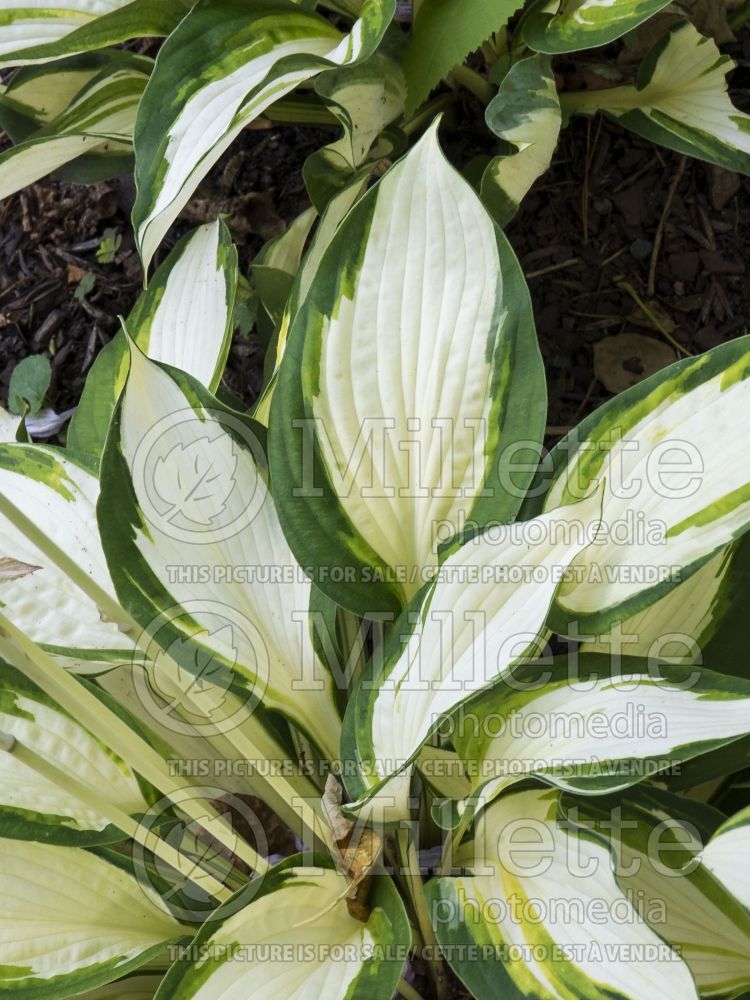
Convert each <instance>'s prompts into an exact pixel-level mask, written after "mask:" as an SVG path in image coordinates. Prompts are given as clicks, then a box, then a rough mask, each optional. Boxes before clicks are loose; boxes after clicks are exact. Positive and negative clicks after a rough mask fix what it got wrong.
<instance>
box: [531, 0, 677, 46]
mask: <svg viewBox="0 0 750 1000" xmlns="http://www.w3.org/2000/svg"><path fill="white" fill-rule="evenodd" d="M669 2H670V0H537V3H536V4H535V5H534V6H533V7H532V9H531V10H530V11H529V12H528V14H527V15H526V17H525V18H524V20H523V29H522V30H523V38H524V41H525V42H526V44H527V45H528V46H529V47H530V48H532V49H534V50H535V51H536V52H547V53H549V54H550V55H557V54H558V53H560V52H577V51H579V49H593V48H597V47H598V46H600V45H607V44H608V43H609V42H613V41H614V40H615V39H616V38H620V37H621V36H622V35H625V34H626V33H627V32H628V31H632V30H633V29H634V28H637V27H638V25H639V24H642V23H643V22H644V21H646V20H648V18H649V17H652V16H653V15H654V14H657V13H658V12H659V11H660V10H663V9H664V8H665V7H667V6H669Z"/></svg>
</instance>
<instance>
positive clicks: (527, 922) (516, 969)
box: [425, 790, 698, 1000]
mask: <svg viewBox="0 0 750 1000" xmlns="http://www.w3.org/2000/svg"><path fill="white" fill-rule="evenodd" d="M558 798H559V793H558V792H556V791H550V790H546V791H539V790H531V791H526V792H519V793H515V794H511V795H507V796H505V797H503V798H502V799H499V800H498V801H496V802H495V803H493V805H492V806H491V807H490V808H489V809H488V810H487V811H486V812H484V813H483V814H482V818H481V820H480V822H479V824H478V829H477V835H476V838H475V840H474V842H473V843H472V844H469V845H467V846H466V847H465V848H464V849H462V851H461V852H460V853H459V857H458V858H457V861H458V864H459V865H460V866H461V867H462V868H463V869H464V870H465V871H466V874H463V875H461V876H460V877H458V878H438V879H434V880H433V881H431V882H428V884H427V886H426V889H425V892H426V895H427V902H428V906H429V907H430V909H431V916H432V922H433V926H434V928H435V932H436V934H437V938H438V941H439V943H440V946H441V949H442V950H443V951H444V953H445V955H446V958H447V960H448V962H449V963H450V965H451V966H452V968H453V969H454V971H455V972H456V974H457V975H458V976H459V978H460V979H461V980H462V981H463V983H464V984H465V985H466V986H467V987H468V988H469V989H470V990H471V993H472V996H474V997H476V998H477V1000H496V998H497V997H499V996H518V997H534V998H535V1000H562V998H564V997H565V998H567V997H571V998H572V997H576V998H579V997H581V998H586V1000H610V998H612V997H617V998H618V1000H644V998H645V997H652V996H653V997H656V996H658V997H663V998H664V1000H691V998H692V1000H697V997H698V993H697V990H696V987H695V983H694V981H693V978H692V975H691V973H690V970H689V969H688V967H687V965H686V964H685V962H683V961H682V959H681V958H680V956H679V954H678V953H677V952H676V951H673V950H672V949H671V948H670V947H669V945H667V944H666V943H665V942H664V941H663V940H662V939H661V938H660V937H659V936H657V934H656V933H654V931H653V930H652V929H651V928H650V927H649V926H648V924H647V923H646V922H645V921H644V920H642V919H641V918H640V917H639V915H638V912H637V910H636V908H635V907H634V905H633V903H632V901H631V900H629V899H628V898H627V896H626V895H625V894H624V893H623V891H622V889H621V888H620V887H619V886H618V884H617V882H616V880H615V877H614V875H613V873H612V867H611V861H610V854H609V851H608V849H607V847H606V846H605V845H603V844H601V843H600V842H598V841H596V840H593V839H591V838H589V837H587V836H585V835H581V834H579V832H578V831H576V830H572V829H570V828H568V829H566V828H564V827H562V826H561V825H560V824H559V823H558V821H557V812H558Z"/></svg>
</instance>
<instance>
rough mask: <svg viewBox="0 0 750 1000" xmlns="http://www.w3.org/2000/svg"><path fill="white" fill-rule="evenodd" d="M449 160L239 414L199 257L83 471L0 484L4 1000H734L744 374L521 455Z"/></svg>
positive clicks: (487, 228)
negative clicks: (733, 808)
mask: <svg viewBox="0 0 750 1000" xmlns="http://www.w3.org/2000/svg"><path fill="white" fill-rule="evenodd" d="M133 6H138V5H136V4H134V5H133ZM199 6H201V5H199ZM204 6H205V5H204ZM584 6H585V5H584ZM300 12H301V13H302V12H303V8H301V9H300ZM111 16H114V15H111ZM190 16H192V15H190ZM305 16H306V15H305ZM80 30H83V29H80ZM438 126H439V122H438V121H436V122H435V123H433V124H432V125H431V126H430V128H429V129H428V130H427V132H426V133H425V135H424V136H423V137H422V138H421V139H420V140H419V141H418V142H417V143H416V144H415V145H414V146H413V148H412V149H411V150H410V151H409V152H408V153H407V154H406V155H404V156H403V157H401V158H400V159H398V161H397V162H396V163H395V164H394V165H393V166H392V167H391V168H390V169H389V170H388V171H387V172H386V173H385V174H384V175H383V176H382V178H381V179H380V180H379V181H378V182H377V184H375V185H374V186H373V187H371V188H370V190H368V191H367V192H366V193H364V194H363V196H362V197H361V198H359V200H358V201H357V202H356V204H355V205H354V207H353V208H351V209H350V210H349V211H348V212H346V213H343V212H342V213H341V215H342V218H341V219H340V221H339V223H338V225H336V226H334V225H330V224H329V225H328V226H327V227H326V226H323V227H321V228H320V229H318V230H317V232H316V236H315V238H314V241H313V243H312V244H311V246H310V248H309V250H308V251H307V253H306V254H305V255H304V257H303V258H302V260H301V264H300V267H299V269H298V272H297V276H296V278H295V280H294V284H293V286H292V288H291V291H290V293H289V296H288V301H287V302H286V305H285V306H284V308H283V310H282V313H281V315H280V317H279V325H280V336H279V345H280V347H279V350H278V355H279V358H280V363H279V365H278V369H277V371H276V373H275V375H274V377H273V378H272V379H271V381H270V383H269V388H268V390H267V392H266V394H265V396H264V397H263V399H262V400H261V402H260V405H259V409H258V411H257V412H256V414H255V415H250V414H248V413H246V412H244V411H242V409H241V408H238V407H236V406H233V405H230V403H228V402H227V401H226V398H225V399H223V400H222V399H221V398H219V396H217V395H216V394H215V393H216V391H217V389H218V386H219V381H220V376H221V371H222V368H223V365H224V360H225V358H226V350H227V344H228V338H229V337H230V336H231V331H232V326H233V323H232V316H233V309H234V303H235V297H236V294H237V285H238V274H237V266H236V256H235V253H234V251H233V248H232V247H231V243H230V241H229V236H228V233H227V230H226V227H225V226H224V225H223V223H221V222H217V223H215V224H212V225H209V226H205V227H202V228H200V229H198V230H195V231H194V232H192V233H190V234H188V236H186V237H185V238H184V239H183V240H182V241H181V242H180V243H179V244H178V246H176V247H175V249H174V250H173V251H172V253H171V254H170V255H169V256H168V257H167V259H166V260H165V261H164V263H163V264H162V265H161V267H160V269H159V270H158V271H157V272H156V274H155V275H154V277H153V279H152V281H151V282H150V284H149V286H148V289H147V290H146V291H145V292H144V293H143V295H142V297H141V299H140V300H139V302H138V303H137V304H136V306H135V307H134V309H133V311H132V312H131V314H130V315H129V316H128V317H127V318H125V320H124V322H123V330H122V332H121V333H120V334H119V335H118V337H117V338H116V340H115V341H113V343H112V344H111V345H110V346H109V347H108V348H107V351H106V353H105V354H103V355H102V357H101V358H100V360H99V361H98V362H97V364H96V366H95V367H94V369H93V370H92V373H91V375H90V378H89V381H88V383H87V386H86V391H85V394H84V398H83V400H82V402H81V406H80V407H79V409H78V411H77V413H76V416H75V419H74V422H73V425H72V426H71V428H70V431H69V434H68V446H67V448H64V449H63V448H58V447H54V446H50V445H42V444H30V443H24V442H15V441H13V442H9V443H5V444H2V445H0V516H1V517H2V519H3V535H2V552H0V576H1V578H2V583H1V585H0V599H1V600H2V608H1V609H0V655H2V657H3V660H4V665H3V667H2V672H1V673H0V692H1V693H0V733H1V734H2V735H1V736H0V747H1V749H0V836H1V837H2V846H1V849H0V885H1V887H2V900H3V906H2V911H1V912H0V995H6V996H9V997H10V996H13V997H24V998H26V997H27V998H35V997H39V998H46V997H50V998H51V997H70V996H87V997H91V998H92V1000H93V998H104V997H109V998H119V997H156V998H157V1000H167V998H169V1000H172V998H188V997H191V998H192V997H200V998H202V1000H217V998H225V1000H230V998H239V997H246V996H253V997H284V998H313V997H325V998H326V1000H328V998H331V1000H334V998H340V1000H344V998H347V1000H352V998H357V1000H381V998H382V1000H389V998H390V997H392V996H393V995H394V994H400V995H401V996H402V997H404V998H405V1000H415V998H418V997H423V998H425V1000H427V998H431V997H440V998H448V997H451V996H467V995H471V996H474V997H477V998H479V1000H494V998H496V997H506V996H507V997H525V996H529V997H538V998H547V1000H550V998H563V997H587V998H602V1000H603V998H605V997H623V998H624V997H627V998H632V1000H646V998H651V997H654V996H658V997H665V998H670V1000H685V998H690V997H698V996H706V997H713V996H717V997H719V996H725V997H730V996H737V995H739V994H740V993H742V992H743V991H744V990H746V989H748V988H750V889H749V887H748V884H747V878H745V877H743V874H742V873H743V872H744V871H745V870H746V867H747V866H746V865H743V858H746V856H747V853H748V851H749V850H750V822H748V816H747V814H746V813H743V812H740V813H739V814H738V815H727V814H726V813H724V812H722V811H720V810H719V809H717V808H716V807H715V806H712V805H709V804H707V799H708V795H707V794H706V792H705V788H706V782H707V781H714V782H715V781H716V779H720V778H722V777H723V776H725V775H732V774H733V773H735V772H736V771H737V770H739V769H741V768H742V767H743V766H744V765H745V764H746V763H747V761H748V750H747V746H748V742H747V737H748V736H750V678H748V677H747V676H742V672H743V668H742V662H741V660H739V659H738V656H741V655H742V653H743V648H742V645H741V638H740V639H739V640H738V635H739V636H740V637H741V636H742V635H746V634H747V633H746V630H745V632H744V633H743V632H742V630H741V628H739V630H738V622H737V620H736V617H735V616H736V612H737V609H738V608H740V609H741V607H742V603H743V601H746V598H747V575H746V572H745V565H746V560H747V551H748V550H747V544H746V542H745V539H744V533H745V532H746V530H747V528H748V526H750V458H749V457H748V455H747V450H746V449H744V448H742V447H741V446H738V444H739V441H738V433H739V429H741V428H742V427H743V426H744V423H745V422H746V420H747V413H748V406H749V404H750V340H749V339H748V338H741V339H739V340H736V341H734V342H732V343H730V344H727V345H725V346H723V347H720V348H717V349H715V350H714V351H712V352H710V353H708V354H706V355H703V356H701V357H697V358H692V357H691V358H688V359H686V360H684V361H681V362H679V363H678V364H675V365H673V366H672V367H670V368H668V369H666V370H664V371H662V372H660V373H659V374H658V375H656V376H654V377H652V378H650V379H648V380H646V381H644V382H642V383H640V384H639V385H638V386H636V387H635V388H633V389H631V390H629V391H627V392H625V393H623V394H622V395H621V396H619V397H616V398H615V399H613V400H612V401H610V402H609V403H607V404H606V405H605V406H603V407H602V408H601V409H599V410H597V411H596V412H595V413H594V414H593V415H592V416H590V417H589V418H587V419H586V420H585V421H584V422H583V423H582V424H581V425H580V427H578V428H576V429H575V430H573V431H572V432H571V433H570V434H569V435H568V436H567V437H566V438H565V439H563V440H562V441H561V442H560V444H559V445H558V446H557V447H556V448H555V449H554V450H553V451H552V453H551V454H550V455H545V453H544V450H543V434H544V426H545V388H544V373H543V367H542V363H541V359H540V355H539V352H538V348H537V344H536V337H535V332H534V326H533V322H532V318H531V310H530V303H529V298H528V294H527V291H526V287H525V283H524V281H523V277H522V275H521V272H520V270H519V266H518V264H517V262H516V260H515V258H514V256H513V254H512V252H511V250H510V248H509V246H508V244H507V242H506V240H505V237H504V236H503V234H502V232H501V230H500V229H499V228H498V226H497V224H496V222H495V221H494V220H493V217H492V216H491V214H490V213H489V212H488V210H487V209H486V207H485V206H484V205H483V203H482V201H481V199H480V197H479V196H478V194H477V192H476V191H475V190H474V189H473V188H472V187H471V186H470V185H469V184H468V183H467V182H466V181H465V180H464V179H463V178H462V177H461V175H460V174H459V173H458V172H456V171H455V170H454V168H453V167H451V166H449V164H448V163H447V161H446V160H445V159H444V156H443V153H442V151H441V147H440V142H439V138H438ZM274 249H276V251H278V247H276V248H273V247H272V248H270V250H269V258H268V259H267V261H266V264H265V266H266V267H268V268H270V269H273V267H274V261H278V257H274V256H273V251H274ZM259 415H261V416H262V420H261V419H259ZM741 624H742V622H741V618H740V622H739V625H740V626H741ZM730 781H731V779H730ZM687 791H690V794H686V792H687Z"/></svg>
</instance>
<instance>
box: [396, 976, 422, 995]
mask: <svg viewBox="0 0 750 1000" xmlns="http://www.w3.org/2000/svg"><path fill="white" fill-rule="evenodd" d="M398 991H399V993H400V994H401V996H402V997H403V998H404V1000H423V997H422V995H421V994H420V993H417V991H416V990H415V989H414V987H413V986H412V985H411V983H407V981H406V980H405V979H404V978H401V979H399V981H398Z"/></svg>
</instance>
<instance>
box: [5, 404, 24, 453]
mask: <svg viewBox="0 0 750 1000" xmlns="http://www.w3.org/2000/svg"><path fill="white" fill-rule="evenodd" d="M20 423H21V418H20V417H17V416H16V415H15V414H14V413H8V411H7V410H5V409H3V407H2V406H0V443H2V444H5V443H6V442H8V443H9V442H12V441H15V440H16V434H17V433H18V428H19V426H20Z"/></svg>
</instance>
